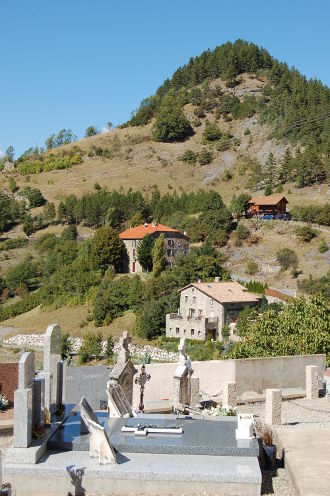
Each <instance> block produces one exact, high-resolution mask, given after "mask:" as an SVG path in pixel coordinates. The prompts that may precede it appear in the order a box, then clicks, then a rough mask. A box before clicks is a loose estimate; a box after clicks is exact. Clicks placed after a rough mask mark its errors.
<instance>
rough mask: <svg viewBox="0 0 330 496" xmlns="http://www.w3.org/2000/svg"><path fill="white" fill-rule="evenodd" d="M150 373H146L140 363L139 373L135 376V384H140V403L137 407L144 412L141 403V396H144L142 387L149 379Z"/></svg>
mask: <svg viewBox="0 0 330 496" xmlns="http://www.w3.org/2000/svg"><path fill="white" fill-rule="evenodd" d="M150 379H151V375H150V374H146V367H145V365H142V367H141V374H140V375H139V376H138V377H135V384H140V404H139V409H140V410H141V412H144V404H143V396H144V387H145V385H146V382H147V381H150Z"/></svg>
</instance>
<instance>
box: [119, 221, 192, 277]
mask: <svg viewBox="0 0 330 496" xmlns="http://www.w3.org/2000/svg"><path fill="white" fill-rule="evenodd" d="M146 234H150V236H152V237H153V238H154V239H156V238H158V237H159V236H160V235H161V234H164V255H165V259H166V263H167V264H168V265H169V266H170V267H172V266H173V263H174V259H175V257H177V256H179V255H188V254H189V237H188V236H187V235H186V233H185V232H184V233H182V232H180V231H178V230H177V229H172V228H171V227H168V226H164V225H162V224H157V223H154V222H153V223H152V224H147V223H145V224H142V225H141V226H136V227H132V228H130V229H127V230H126V231H124V232H122V233H120V234H119V237H120V239H122V240H123V242H124V244H125V246H126V250H127V253H128V257H129V271H130V272H134V273H139V272H142V267H141V265H140V263H139V261H138V259H137V247H138V244H139V243H140V242H141V240H142V239H143V238H144V237H145V236H146Z"/></svg>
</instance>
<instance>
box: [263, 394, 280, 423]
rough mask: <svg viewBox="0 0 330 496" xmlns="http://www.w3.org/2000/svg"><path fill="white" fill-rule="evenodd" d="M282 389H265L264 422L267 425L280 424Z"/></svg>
mask: <svg viewBox="0 0 330 496" xmlns="http://www.w3.org/2000/svg"><path fill="white" fill-rule="evenodd" d="M281 410H282V391H281V390H280V389H266V413H265V422H266V424H269V425H281Z"/></svg>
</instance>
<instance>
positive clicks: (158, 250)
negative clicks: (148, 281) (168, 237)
mask: <svg viewBox="0 0 330 496" xmlns="http://www.w3.org/2000/svg"><path fill="white" fill-rule="evenodd" d="M152 262H153V269H152V274H153V276H154V277H158V276H159V275H160V274H161V272H162V271H163V270H164V268H165V256H164V234H161V235H160V236H159V238H157V239H156V241H155V244H154V246H153V248H152Z"/></svg>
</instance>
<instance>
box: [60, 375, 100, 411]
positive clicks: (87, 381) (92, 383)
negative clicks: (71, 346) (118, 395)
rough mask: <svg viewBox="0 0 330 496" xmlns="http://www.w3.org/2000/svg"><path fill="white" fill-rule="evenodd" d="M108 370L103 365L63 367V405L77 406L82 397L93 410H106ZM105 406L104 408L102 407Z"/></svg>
mask: <svg viewBox="0 0 330 496" xmlns="http://www.w3.org/2000/svg"><path fill="white" fill-rule="evenodd" d="M108 377H109V369H108V368H107V367H106V366H105V365H94V366H86V367H67V366H66V365H65V366H64V394H63V397H64V399H65V403H67V404H69V403H70V404H74V405H78V404H79V402H80V400H81V398H82V397H83V396H84V397H85V398H86V400H87V401H88V403H89V404H90V406H91V408H93V410H103V409H105V410H106V408H107V407H106V405H107V402H108V400H107V393H106V389H107V382H108ZM104 405H105V407H104Z"/></svg>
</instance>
